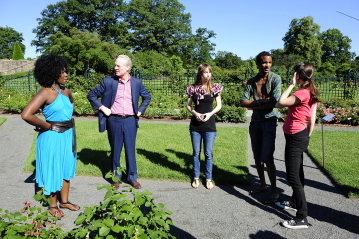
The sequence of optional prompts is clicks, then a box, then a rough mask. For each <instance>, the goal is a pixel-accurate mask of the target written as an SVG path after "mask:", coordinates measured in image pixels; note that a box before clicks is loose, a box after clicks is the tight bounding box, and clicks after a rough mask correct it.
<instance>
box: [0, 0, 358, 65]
mask: <svg viewBox="0 0 359 239" xmlns="http://www.w3.org/2000/svg"><path fill="white" fill-rule="evenodd" d="M178 1H179V2H180V3H181V4H183V5H184V6H185V8H186V9H185V11H184V12H185V13H190V14H191V22H192V24H191V25H192V31H193V33H195V31H196V29H198V28H207V30H212V31H213V32H214V33H216V38H214V39H212V40H211V42H213V43H215V44H216V47H215V52H218V51H226V52H232V53H233V54H235V55H237V56H239V57H240V58H241V59H242V60H247V59H249V58H251V57H255V56H256V55H257V54H258V53H259V52H261V51H270V50H272V49H282V48H283V47H284V42H283V40H282V38H283V37H284V36H285V33H286V32H287V31H288V29H289V25H290V22H291V21H292V20H293V19H294V18H297V19H300V18H303V17H307V16H311V17H313V19H314V22H315V23H316V24H318V25H319V26H320V27H321V28H320V31H321V32H324V31H326V30H328V29H333V28H334V29H338V30H340V32H341V33H342V34H343V35H344V36H348V37H349V38H350V39H351V40H352V42H351V49H350V51H351V52H355V53H356V55H357V56H359V31H358V29H359V11H358V9H359V1H358V0H341V1H338V0H326V1H319V0H301V1H288V0H273V1H264V0H255V1H248V0H222V1H218V0H178ZM57 2H59V0H40V1H36V2H35V1H29V0H1V2H0V26H1V27H6V26H8V27H11V28H13V29H14V30H16V31H18V32H20V33H22V34H23V38H24V42H23V44H25V46H26V50H25V54H24V55H25V58H28V57H30V58H35V57H36V56H38V55H39V53H36V49H35V47H33V46H31V45H30V43H31V41H32V40H34V39H35V34H33V33H32V30H33V29H34V28H36V26H37V25H38V21H37V20H36V19H37V18H40V17H41V14H40V13H41V11H42V10H44V9H46V7H47V6H48V5H49V4H55V3H57ZM339 12H341V13H339ZM344 14H345V15H344Z"/></svg>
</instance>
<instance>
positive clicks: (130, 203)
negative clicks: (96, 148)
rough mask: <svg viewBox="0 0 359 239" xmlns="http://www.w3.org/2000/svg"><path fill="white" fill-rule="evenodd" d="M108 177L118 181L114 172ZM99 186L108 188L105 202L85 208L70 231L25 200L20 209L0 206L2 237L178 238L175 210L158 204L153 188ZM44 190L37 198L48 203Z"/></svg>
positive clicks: (10, 238) (9, 238)
mask: <svg viewBox="0 0 359 239" xmlns="http://www.w3.org/2000/svg"><path fill="white" fill-rule="evenodd" d="M106 178H111V179H112V180H113V181H116V182H117V181H118V180H119V179H118V178H117V177H114V175H113V173H108V174H107V175H106ZM98 189H99V190H100V189H107V193H106V194H105V197H104V201H103V202H102V203H100V205H95V206H91V207H85V211H84V213H83V214H81V215H79V216H78V217H77V219H76V220H75V224H76V225H77V226H78V227H77V228H75V229H72V230H71V231H70V232H64V231H63V230H62V229H61V227H60V226H58V225H56V222H57V221H58V219H57V218H56V217H53V216H51V215H50V214H49V210H45V211H44V210H43V207H41V206H40V207H33V206H31V203H29V202H27V201H26V202H24V203H23V204H24V208H23V209H22V210H20V211H19V212H15V213H10V212H9V211H8V210H5V211H3V209H0V238H4V239H17V238H57V239H67V238H68V239H70V238H71V239H73V238H79V239H81V238H90V239H91V238H106V239H110V238H175V237H174V236H172V235H171V234H170V233H169V231H170V225H173V223H172V220H171V219H170V218H168V215H171V214H172V212H171V211H169V210H164V209H163V208H164V205H163V204H162V203H158V204H155V203H154V202H153V198H152V197H151V196H149V195H152V193H151V192H150V191H145V192H137V191H136V189H133V188H129V189H128V190H126V189H123V190H122V191H117V190H115V189H114V188H113V187H112V186H111V185H107V186H106V185H100V186H98ZM43 192H44V189H42V190H39V191H38V192H37V193H36V195H35V196H34V199H35V200H36V201H38V202H40V203H41V204H42V205H45V204H49V200H48V198H47V197H46V196H45V195H44V194H43Z"/></svg>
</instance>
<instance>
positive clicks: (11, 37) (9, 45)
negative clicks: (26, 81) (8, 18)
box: [0, 26, 25, 59]
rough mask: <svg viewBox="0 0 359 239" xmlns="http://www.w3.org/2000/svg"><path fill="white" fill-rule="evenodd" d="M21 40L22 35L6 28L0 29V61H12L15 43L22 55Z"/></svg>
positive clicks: (22, 45)
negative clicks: (17, 44)
mask: <svg viewBox="0 0 359 239" xmlns="http://www.w3.org/2000/svg"><path fill="white" fill-rule="evenodd" d="M23 40H24V38H23V37H22V33H19V32H17V31H15V30H14V29H13V28H11V27H8V26H6V27H0V59H12V52H13V49H14V45H15V43H16V42H18V43H19V45H20V48H21V51H22V52H23V53H24V52H25V45H24V44H22V41H23Z"/></svg>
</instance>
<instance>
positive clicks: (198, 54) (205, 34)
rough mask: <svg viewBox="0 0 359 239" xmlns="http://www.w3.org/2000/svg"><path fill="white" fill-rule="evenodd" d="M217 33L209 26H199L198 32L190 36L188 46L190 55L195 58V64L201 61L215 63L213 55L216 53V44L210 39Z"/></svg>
mask: <svg viewBox="0 0 359 239" xmlns="http://www.w3.org/2000/svg"><path fill="white" fill-rule="evenodd" d="M215 36H216V33H214V32H213V31H211V30H207V28H198V29H197V30H196V34H195V35H192V36H191V37H190V38H189V42H188V48H189V49H190V54H191V55H190V57H191V58H192V59H193V63H194V64H195V65H199V64H201V63H204V62H206V63H208V64H211V65H212V64H213V63H214V61H213V59H212V57H213V56H214V55H215V53H214V50H215V48H214V47H215V46H216V44H214V43H212V42H211V41H210V39H211V38H214V37H215Z"/></svg>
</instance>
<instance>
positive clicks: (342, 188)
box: [306, 151, 359, 198]
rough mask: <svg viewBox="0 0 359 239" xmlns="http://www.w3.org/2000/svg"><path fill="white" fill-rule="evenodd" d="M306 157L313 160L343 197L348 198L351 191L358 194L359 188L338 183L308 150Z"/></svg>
mask: <svg viewBox="0 0 359 239" xmlns="http://www.w3.org/2000/svg"><path fill="white" fill-rule="evenodd" d="M306 153H307V155H308V157H309V158H310V159H311V160H312V161H313V163H314V164H315V165H316V166H317V167H318V169H319V170H320V171H321V172H322V173H323V174H324V175H325V176H327V178H329V180H330V181H331V183H332V184H333V185H334V186H335V187H336V188H337V189H338V191H339V192H340V193H341V194H343V195H344V196H345V197H347V198H350V197H349V195H350V194H351V193H353V194H354V195H359V188H355V187H352V186H350V185H342V184H339V183H338V182H337V181H336V180H335V179H334V178H333V177H332V175H331V174H330V172H329V171H328V170H326V169H325V168H323V166H322V165H320V164H319V163H318V161H317V159H316V158H314V157H313V156H312V155H311V154H310V153H309V152H308V151H307V152H306Z"/></svg>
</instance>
